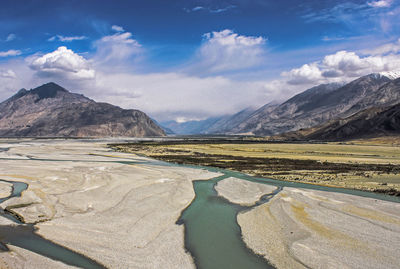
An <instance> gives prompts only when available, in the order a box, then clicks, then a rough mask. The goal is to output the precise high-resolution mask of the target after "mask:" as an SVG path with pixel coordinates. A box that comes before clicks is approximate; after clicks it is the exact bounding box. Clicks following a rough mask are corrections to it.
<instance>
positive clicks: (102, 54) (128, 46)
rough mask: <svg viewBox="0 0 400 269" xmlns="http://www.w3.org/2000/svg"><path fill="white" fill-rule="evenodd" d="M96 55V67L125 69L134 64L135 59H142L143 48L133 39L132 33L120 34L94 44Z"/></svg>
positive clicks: (106, 37) (105, 37)
mask: <svg viewBox="0 0 400 269" xmlns="http://www.w3.org/2000/svg"><path fill="white" fill-rule="evenodd" d="M94 47H95V48H96V53H95V56H94V58H93V60H94V62H95V63H96V65H98V66H101V67H103V68H117V67H119V66H122V67H125V66H126V65H127V64H129V65H132V63H134V59H132V58H133V57H135V56H136V57H137V58H140V56H141V55H142V54H143V49H142V46H141V45H140V44H139V42H138V41H136V40H135V39H133V38H132V33H130V32H118V33H115V34H113V35H107V36H104V37H102V38H101V39H99V40H97V41H95V42H94Z"/></svg>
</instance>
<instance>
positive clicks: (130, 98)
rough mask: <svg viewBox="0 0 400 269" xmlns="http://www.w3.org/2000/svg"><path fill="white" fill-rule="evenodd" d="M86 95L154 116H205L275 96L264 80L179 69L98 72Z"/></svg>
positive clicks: (258, 103)
mask: <svg viewBox="0 0 400 269" xmlns="http://www.w3.org/2000/svg"><path fill="white" fill-rule="evenodd" d="M95 81H96V85H93V86H92V88H90V87H85V89H87V90H88V92H87V95H88V96H96V100H99V101H104V102H110V103H113V104H117V105H119V106H121V107H124V108H136V109H140V110H142V111H145V112H146V113H148V114H149V115H151V116H152V117H155V118H156V119H157V120H160V121H163V120H171V119H176V118H178V117H185V118H190V119H204V118H207V117H210V116H216V115H224V114H228V113H235V112H237V111H239V110H241V109H243V108H245V107H248V106H249V104H252V105H262V104H264V102H265V101H266V100H269V99H270V98H271V99H272V98H274V97H275V94H276V91H274V92H273V91H271V92H268V91H267V90H266V88H265V87H264V84H265V83H263V82H259V81H254V82H238V81H234V80H231V79H228V78H225V77H221V76H214V77H205V78H200V77H196V76H190V75H185V74H180V73H172V72H171V73H152V74H136V75H135V74H128V73H124V74H122V73H114V74H110V73H101V74H98V76H96V80H95ZM182 100H184V102H182Z"/></svg>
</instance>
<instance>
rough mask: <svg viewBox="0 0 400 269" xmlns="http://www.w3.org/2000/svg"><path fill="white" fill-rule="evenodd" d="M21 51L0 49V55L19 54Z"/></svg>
mask: <svg viewBox="0 0 400 269" xmlns="http://www.w3.org/2000/svg"><path fill="white" fill-rule="evenodd" d="M21 53H22V52H21V51H20V50H7V51H0V57H9V56H18V55H21Z"/></svg>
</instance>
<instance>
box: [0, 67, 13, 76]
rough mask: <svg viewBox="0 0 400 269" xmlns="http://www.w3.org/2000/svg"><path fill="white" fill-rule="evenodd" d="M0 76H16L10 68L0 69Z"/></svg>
mask: <svg viewBox="0 0 400 269" xmlns="http://www.w3.org/2000/svg"><path fill="white" fill-rule="evenodd" d="M0 77H2V78H17V75H16V74H15V72H14V71H13V70H11V69H8V70H0Z"/></svg>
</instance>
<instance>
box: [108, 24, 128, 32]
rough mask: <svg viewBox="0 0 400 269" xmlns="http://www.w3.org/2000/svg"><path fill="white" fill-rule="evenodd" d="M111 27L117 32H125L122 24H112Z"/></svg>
mask: <svg viewBox="0 0 400 269" xmlns="http://www.w3.org/2000/svg"><path fill="white" fill-rule="evenodd" d="M111 29H112V30H114V31H115V32H124V31H125V30H124V28H123V27H122V26H118V25H113V26H111Z"/></svg>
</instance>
